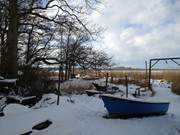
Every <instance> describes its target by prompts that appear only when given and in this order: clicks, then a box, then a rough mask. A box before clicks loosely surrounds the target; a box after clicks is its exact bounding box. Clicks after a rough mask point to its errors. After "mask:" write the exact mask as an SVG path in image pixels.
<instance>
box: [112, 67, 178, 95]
mask: <svg viewBox="0 0 180 135" xmlns="http://www.w3.org/2000/svg"><path fill="white" fill-rule="evenodd" d="M125 76H128V77H129V78H130V79H129V83H134V84H137V85H139V86H142V87H143V86H145V85H146V83H145V79H146V72H145V70H124V71H111V72H110V77H111V78H112V79H111V81H112V82H114V83H119V84H124V83H125V82H124V78H125ZM117 78H118V79H117ZM151 78H152V79H165V80H167V81H171V82H172V91H173V92H174V93H176V94H178V95H180V70H153V71H152V77H151Z"/></svg>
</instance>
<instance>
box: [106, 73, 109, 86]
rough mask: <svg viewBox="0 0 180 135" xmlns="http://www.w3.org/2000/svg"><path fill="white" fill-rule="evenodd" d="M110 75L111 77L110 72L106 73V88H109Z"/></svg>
mask: <svg viewBox="0 0 180 135" xmlns="http://www.w3.org/2000/svg"><path fill="white" fill-rule="evenodd" d="M108 77H109V74H108V73H107V74H106V90H107V87H108Z"/></svg>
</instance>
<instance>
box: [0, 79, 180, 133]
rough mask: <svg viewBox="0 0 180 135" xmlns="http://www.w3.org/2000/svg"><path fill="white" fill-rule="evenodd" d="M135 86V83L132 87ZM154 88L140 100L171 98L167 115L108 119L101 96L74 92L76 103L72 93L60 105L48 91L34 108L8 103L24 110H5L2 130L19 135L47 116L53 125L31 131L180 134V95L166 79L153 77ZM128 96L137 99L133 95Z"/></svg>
mask: <svg viewBox="0 0 180 135" xmlns="http://www.w3.org/2000/svg"><path fill="white" fill-rule="evenodd" d="M119 87H121V89H122V90H124V87H123V86H119ZM134 88H135V86H132V91H133V89H134ZM153 88H154V90H155V91H156V95H155V96H154V97H149V96H148V94H147V96H145V97H140V99H138V100H148V101H149V100H151V101H157V100H158V101H169V102H170V107H169V110H168V113H167V114H166V115H164V116H159V117H155V116H154V117H145V118H131V119H105V118H103V116H104V115H106V114H107V111H106V109H105V108H104V104H103V102H102V100H101V99H100V98H99V97H98V96H95V97H88V96H87V95H85V94H84V95H73V96H71V99H72V100H74V101H75V103H71V102H68V101H69V97H67V96H63V97H60V105H59V106H56V98H57V96H56V95H54V94H49V95H45V96H44V97H43V99H42V100H41V101H40V102H39V103H37V104H36V106H35V107H34V108H31V109H29V108H28V109H27V108H23V107H18V105H17V106H16V105H11V107H9V109H8V106H7V108H6V112H9V111H12V112H13V109H18V108H19V110H22V111H14V113H8V114H6V112H5V116H4V117H0V134H2V135H19V134H22V133H25V132H28V131H30V130H32V127H33V126H34V125H35V124H37V123H39V122H42V121H45V120H47V119H48V120H50V121H52V122H53V123H52V125H51V126H49V127H48V128H47V129H45V130H42V131H35V130H33V132H32V135H37V134H38V135H119V134H122V135H161V134H162V135H180V107H179V106H180V97H179V96H177V95H175V94H173V93H172V92H171V91H170V84H167V82H161V81H159V80H157V81H154V82H153ZM117 95H118V94H117ZM129 98H133V99H134V97H132V96H131V95H129ZM12 106H13V107H12ZM16 107H17V108H16ZM35 108H36V109H35ZM7 110H9V111H7Z"/></svg>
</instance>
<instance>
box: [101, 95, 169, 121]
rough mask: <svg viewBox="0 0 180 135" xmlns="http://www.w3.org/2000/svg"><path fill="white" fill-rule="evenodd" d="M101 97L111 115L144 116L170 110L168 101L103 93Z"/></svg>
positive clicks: (162, 113) (161, 113)
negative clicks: (148, 100) (140, 99)
mask: <svg viewBox="0 0 180 135" xmlns="http://www.w3.org/2000/svg"><path fill="white" fill-rule="evenodd" d="M101 98H102V100H103V102H104V105H105V107H106V109H107V111H108V113H109V116H110V117H125V118H126V117H128V118H129V117H143V116H151V115H164V114H166V112H167V111H168V108H169V103H168V102H147V101H136V100H131V99H124V98H120V97H116V96H112V95H107V94H103V95H101Z"/></svg>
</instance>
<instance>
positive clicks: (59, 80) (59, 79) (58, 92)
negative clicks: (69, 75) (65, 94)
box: [57, 65, 62, 105]
mask: <svg viewBox="0 0 180 135" xmlns="http://www.w3.org/2000/svg"><path fill="white" fill-rule="evenodd" d="M61 68H62V67H61V65H59V75H58V91H57V94H58V97H57V105H59V97H60V94H61V93H60V83H61V70H62V69H61Z"/></svg>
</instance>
